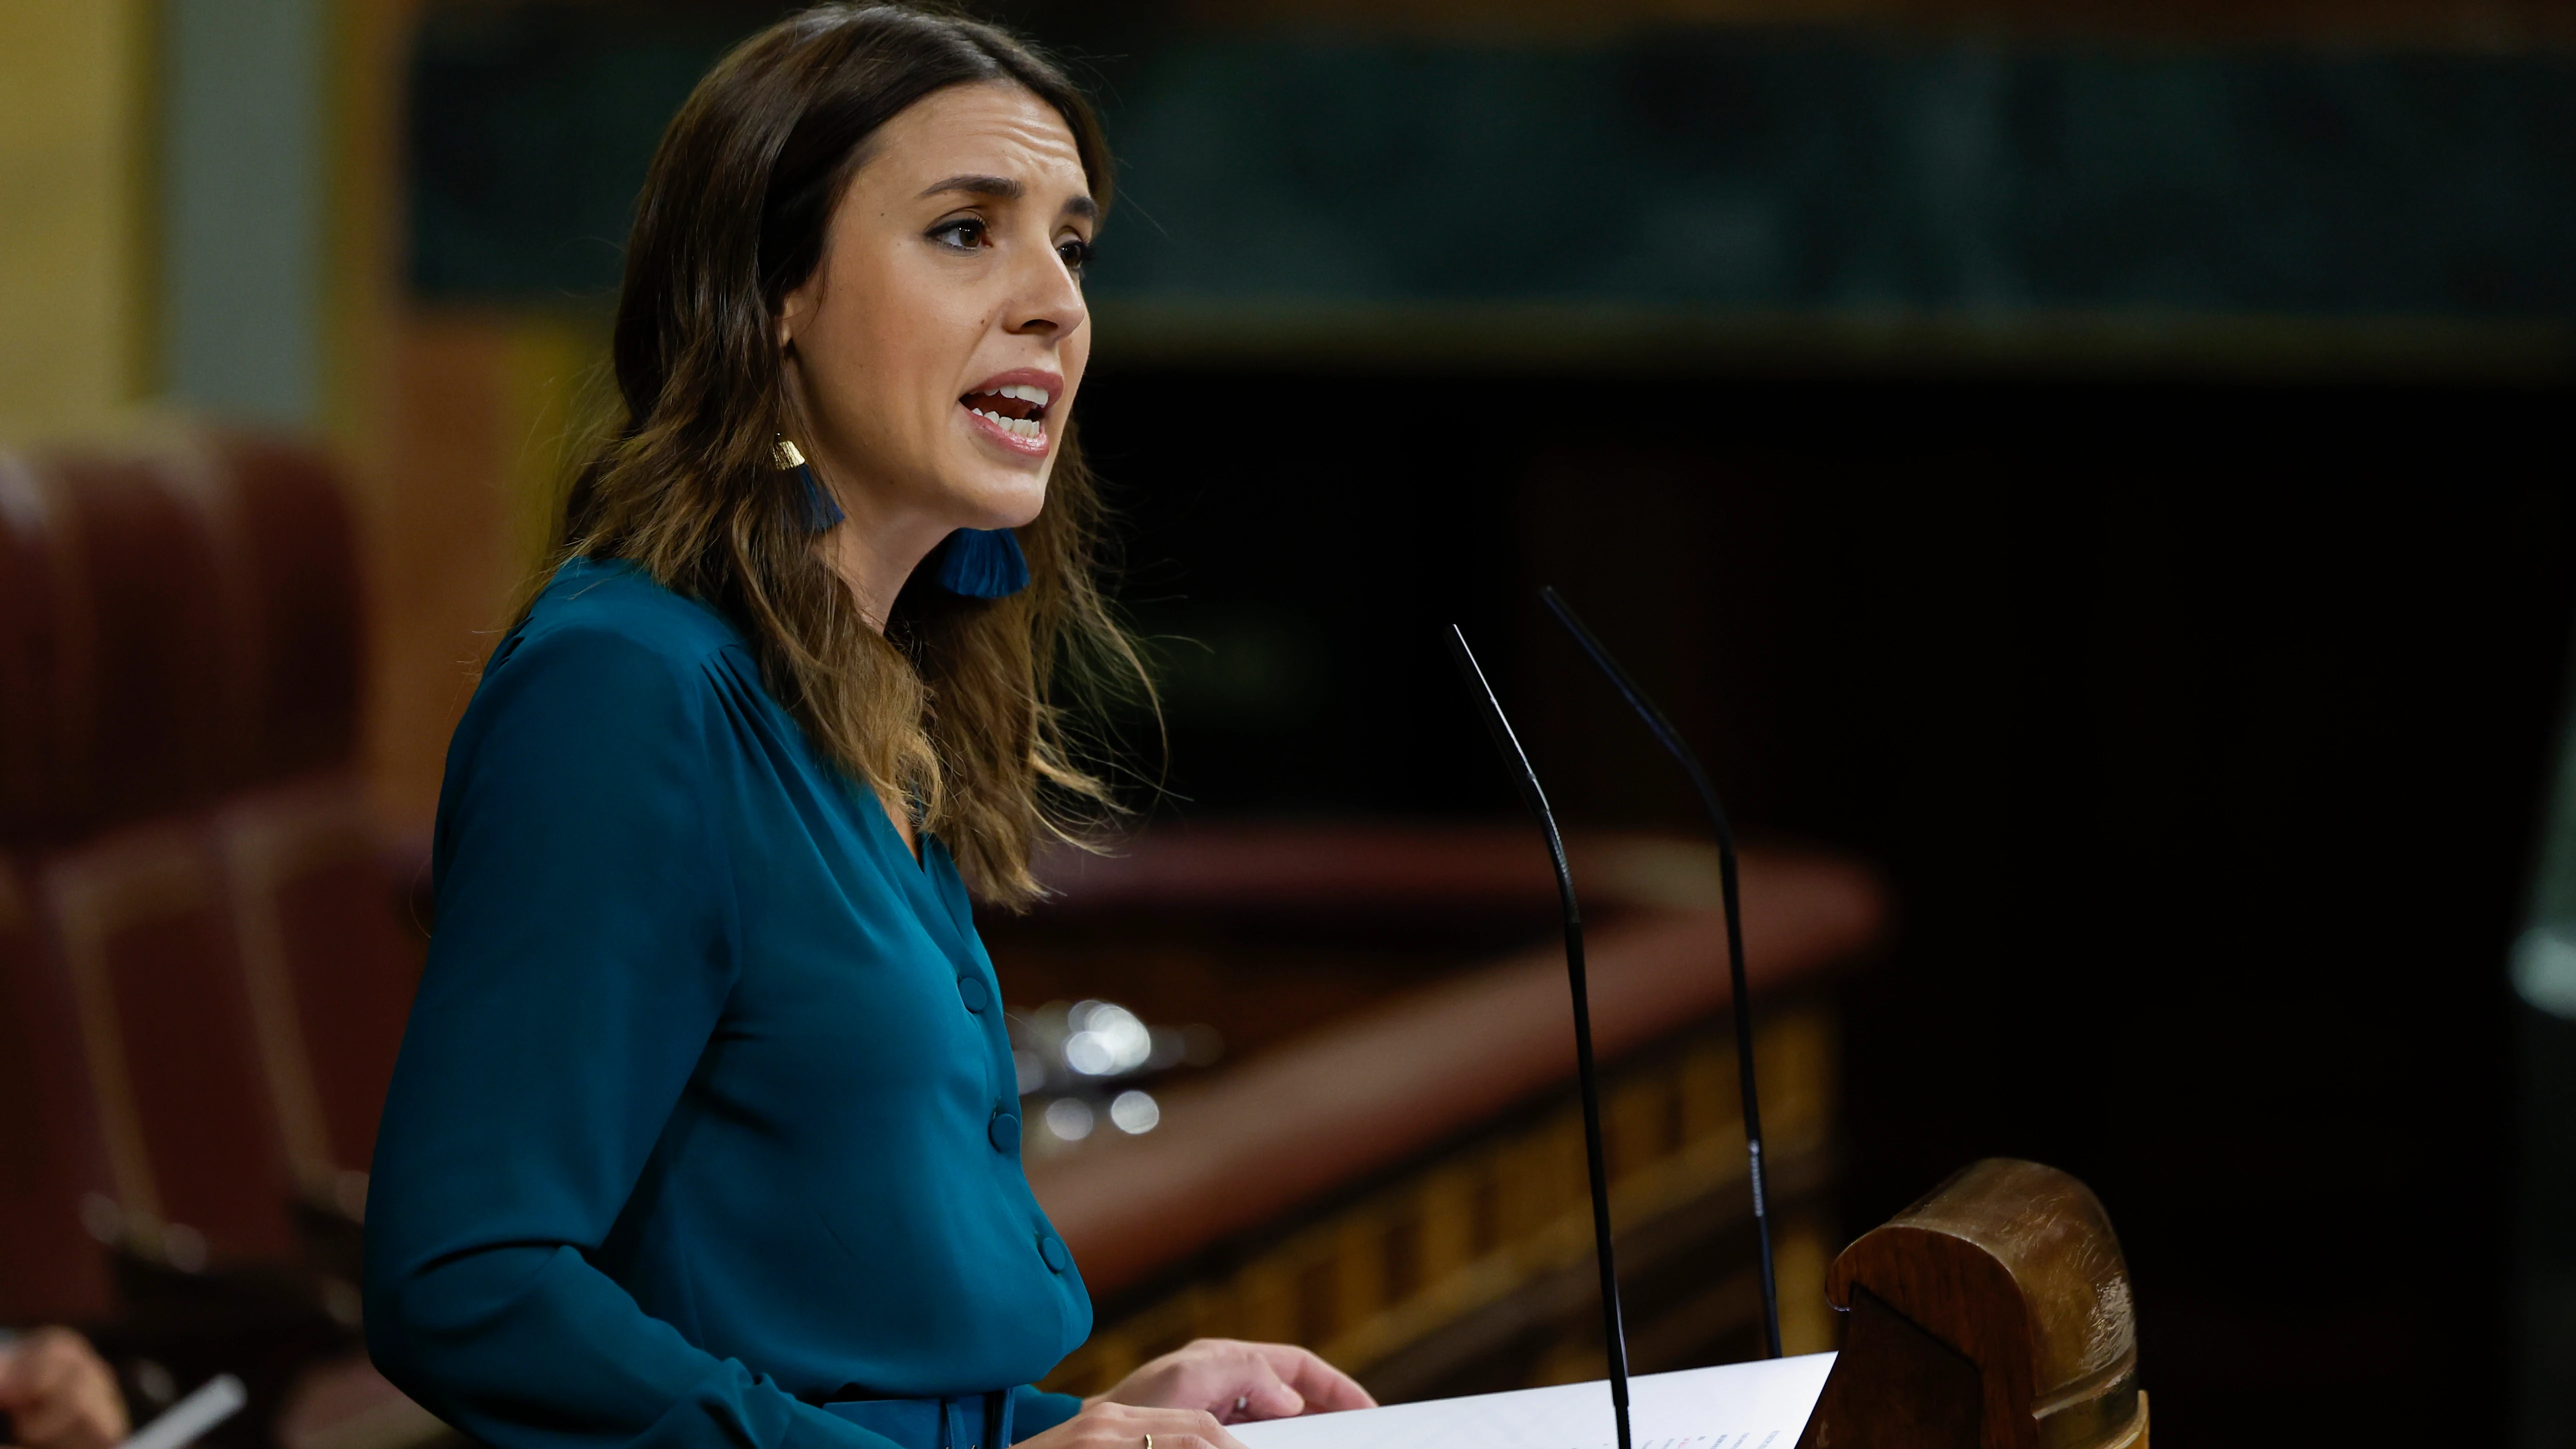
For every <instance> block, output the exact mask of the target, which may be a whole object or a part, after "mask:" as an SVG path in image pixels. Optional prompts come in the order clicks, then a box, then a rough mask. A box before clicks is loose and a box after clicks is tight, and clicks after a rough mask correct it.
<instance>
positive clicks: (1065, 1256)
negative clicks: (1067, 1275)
mask: <svg viewBox="0 0 2576 1449" xmlns="http://www.w3.org/2000/svg"><path fill="white" fill-rule="evenodd" d="M1038 1256H1039V1257H1041V1258H1044V1259H1046V1265H1047V1267H1049V1268H1050V1269H1053V1270H1054V1271H1056V1272H1058V1273H1061V1272H1063V1271H1064V1270H1065V1269H1067V1268H1070V1267H1072V1266H1073V1254H1071V1253H1069V1252H1066V1251H1065V1247H1064V1239H1062V1238H1059V1237H1057V1236H1056V1235H1055V1234H1053V1233H1040V1234H1038Z"/></svg>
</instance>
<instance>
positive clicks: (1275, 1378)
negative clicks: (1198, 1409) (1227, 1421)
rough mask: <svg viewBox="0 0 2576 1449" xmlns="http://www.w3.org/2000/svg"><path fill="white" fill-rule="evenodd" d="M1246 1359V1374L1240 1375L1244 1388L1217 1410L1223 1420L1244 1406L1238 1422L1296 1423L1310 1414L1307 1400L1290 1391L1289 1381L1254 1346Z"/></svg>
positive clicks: (1245, 1355) (1249, 1347)
mask: <svg viewBox="0 0 2576 1449" xmlns="http://www.w3.org/2000/svg"><path fill="white" fill-rule="evenodd" d="M1245 1347H1246V1348H1247V1349H1249V1350H1250V1351H1249V1352H1247V1353H1245V1354H1244V1356H1243V1372H1242V1373H1240V1374H1239V1375H1237V1378H1236V1382H1237V1383H1238V1384H1239V1385H1240V1387H1238V1388H1236V1390H1235V1391H1234V1396H1233V1397H1232V1398H1230V1399H1228V1400H1227V1402H1226V1403H1225V1404H1223V1405H1222V1406H1220V1407H1219V1408H1218V1409H1217V1413H1218V1415H1219V1417H1223V1416H1224V1415H1225V1414H1226V1411H1227V1410H1229V1409H1233V1408H1235V1407H1236V1406H1237V1405H1241V1406H1242V1408H1241V1412H1240V1413H1238V1414H1236V1415H1235V1417H1236V1418H1237V1419H1293V1418H1295V1417H1297V1416H1298V1415H1299V1414H1302V1413H1304V1412H1306V1396H1305V1395H1303V1394H1301V1393H1299V1392H1297V1391H1296V1390H1295V1389H1293V1388H1291V1387H1289V1384H1288V1381H1287V1380H1286V1379H1283V1378H1281V1377H1280V1376H1279V1371H1278V1370H1277V1369H1275V1368H1273V1367H1271V1364H1270V1357H1269V1355H1267V1354H1264V1353H1262V1352H1261V1351H1260V1350H1259V1349H1258V1348H1255V1347H1253V1346H1252V1345H1249V1344H1247V1345H1245Z"/></svg>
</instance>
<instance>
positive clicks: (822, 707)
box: [521, 4, 1152, 908]
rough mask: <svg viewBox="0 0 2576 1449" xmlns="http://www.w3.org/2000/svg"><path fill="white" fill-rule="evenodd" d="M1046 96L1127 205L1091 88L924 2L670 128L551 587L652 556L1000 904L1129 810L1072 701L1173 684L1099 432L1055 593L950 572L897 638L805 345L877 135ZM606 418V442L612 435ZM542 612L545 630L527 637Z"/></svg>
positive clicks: (836, 24) (1067, 514) (811, 723)
mask: <svg viewBox="0 0 2576 1449" xmlns="http://www.w3.org/2000/svg"><path fill="white" fill-rule="evenodd" d="M992 81H1001V82H1006V83H1010V84H1015V85H1019V86H1023V87H1025V88H1027V89H1028V90H1029V91H1031V92H1033V93H1034V94H1036V95H1037V96H1038V97H1039V98H1040V99H1042V100H1044V101H1045V102H1046V103H1047V104H1048V105H1050V106H1052V107H1054V108H1055V110H1056V112H1057V113H1058V114H1060V115H1061V116H1063V117H1064V121H1065V124H1066V125H1067V126H1068V127H1069V128H1071V130H1072V132H1073V137H1074V142H1075V145H1076V146H1077V148H1078V149H1079V152H1080V155H1081V159H1082V165H1083V169H1084V171H1085V173H1086V175H1087V177H1088V179H1089V182H1090V186H1091V190H1092V194H1093V196H1094V198H1095V199H1096V200H1098V201H1099V202H1100V203H1101V205H1102V206H1103V207H1104V209H1105V208H1106V206H1107V204H1108V201H1109V196H1110V183H1111V177H1110V167H1109V157H1108V151H1107V148H1106V147H1105V145H1104V144H1103V141H1102V138H1101V134H1100V126H1099V122H1098V121H1097V120H1096V119H1095V118H1094V116H1093V114H1092V111H1091V108H1090V106H1089V105H1088V104H1087V103H1086V102H1085V101H1084V99H1083V97H1082V95H1081V93H1080V92H1079V91H1077V90H1076V89H1075V88H1074V86H1073V85H1072V83H1071V82H1070V81H1068V80H1067V79H1066V78H1065V76H1064V73H1063V72H1062V71H1061V70H1059V69H1058V68H1057V67H1056V66H1055V65H1054V64H1053V63H1051V62H1050V61H1048V60H1047V59H1046V58H1045V57H1043V56H1041V55H1040V54H1038V53H1037V52H1036V51H1035V50H1033V49H1031V48H1030V47H1029V46H1028V45H1026V44H1024V43H1023V42H1021V41H1020V40H1018V39H1017V38H1015V37H1014V36H1012V35H1011V34H1009V33H1008V32H1006V31H1004V30H1001V29H999V28H997V27H995V26H992V25H987V24H983V23H980V22H977V21H974V20H971V19H967V18H964V17H961V16H958V15H955V14H951V13H946V12H942V11H937V10H933V9H929V8H927V7H924V6H919V5H886V4H877V5H847V4H834V5H821V6H817V7H815V8H813V9H811V10H806V11H804V12H801V13H799V14H797V15H794V16H791V17H789V18H788V19H786V20H783V21H780V22H779V23H778V24H776V25H773V26H771V27H770V28H769V29H767V30H765V31H762V32H761V33H759V34H758V35H755V36H753V37H752V38H751V39H749V40H747V41H744V42H743V43H742V44H741V45H740V46H738V47H736V48H735V49H734V50H733V52H732V53H731V54H729V55H727V56H726V57H725V58H724V59H723V60H722V61H721V62H719V63H718V64H717V65H716V67H715V69H713V70H712V71H710V72H708V74H707V76H706V78H705V79H703V80H701V81H700V82H699V83H698V86H697V89H696V90H695V91H693V92H691V93H690V96H689V99H688V101H687V103H686V104H684V105H683V106H682V107H681V108H680V112H679V114H678V116H677V117H675V118H674V119H673V120H672V122H671V126H670V129H669V130H668V131H666V132H664V133H663V136H662V142H661V146H660V148H659V149H658V150H657V151H656V152H655V153H654V157H653V164H652V167H651V169H650V171H649V172H648V173H647V175H646V177H645V182H644V190H643V194H642V196H641V198H640V200H639V201H638V203H637V210H636V217H635V229H634V234H633V237H632V239H631V240H630V241H629V243H628V246H627V251H626V273H625V278H624V282H623V285H622V287H621V289H620V292H619V295H618V303H617V325H616V334H615V342H614V355H613V363H614V371H615V376H616V384H617V399H616V401H617V404H619V405H620V406H618V407H617V408H614V409H612V410H611V411H612V412H613V413H614V412H622V419H621V420H618V421H615V422H613V423H610V424H609V426H608V427H607V428H606V429H605V432H604V434H603V438H602V441H600V442H599V443H598V444H597V445H596V446H594V447H592V448H590V449H588V450H587V451H586V453H585V454H584V456H583V457H582V458H581V459H580V461H579V466H578V469H577V471H576V472H575V473H574V474H573V475H572V479H571V483H570V486H569V487H568V488H567V489H566V490H565V496H564V500H563V506H562V510H561V513H560V515H559V521H558V523H557V525H556V527H555V529H554V531H553V537H552V546H551V548H550V550H549V557H548V558H547V559H546V560H545V565H544V568H543V569H542V570H541V572H540V576H539V579H538V580H537V581H535V582H534V583H532V586H531V593H530V599H531V601H533V593H534V589H536V588H541V587H542V580H543V578H544V577H545V576H546V575H550V574H551V573H552V572H553V570H554V569H555V568H556V567H557V566H559V565H560V564H561V563H562V562H563V561H564V560H565V559H568V558H573V557H577V556H578V557H589V558H599V559H612V558H613V559H628V560H632V561H634V562H635V563H636V564H638V565H639V566H641V567H642V568H643V569H645V570H646V571H647V572H649V573H650V574H651V575H652V576H653V577H654V578H655V579H656V580H658V581H660V582H661V583H662V584H663V585H664V586H666V587H668V588H670V589H672V590H674V591H676V592H679V593H682V594H686V595H690V596H692V597H695V598H698V599H702V600H705V601H706V602H708V603H709V604H711V605H713V606H715V607H716V608H718V609H719V610H721V611H722V612H724V613H725V614H726V615H727V616H728V617H729V618H731V619H732V620H733V621H734V623H735V625H736V626H737V627H738V628H739V629H741V631H742V632H743V634H744V636H745V637H746V639H747V640H748V641H749V642H750V644H751V646H752V649H753V651H754V653H755V654H756V655H757V657H758V659H759V662H760V668H761V672H762V677H763V682H764V683H765V684H766V685H767V686H768V688H769V690H770V692H771V693H772V694H774V695H775V696H776V697H777V698H778V700H779V701H780V702H781V703H782V704H784V705H785V706H786V707H787V709H788V710H789V711H790V712H791V713H793V714H794V715H795V717H796V718H797V720H798V721H799V722H800V723H802V724H803V726H804V727H805V729H806V730H807V732H808V733H809V734H810V735H811V737H812V738H813V740H814V741H815V742H816V744H817V745H818V746H819V747H820V748H821V749H822V751H823V752H824V753H825V754H827V755H828V756H829V757H830V758H831V759H832V760H833V761H835V762H836V763H837V764H838V765H839V766H840V767H841V768H842V769H843V770H844V771H846V772H847V773H848V774H849V775H850V776H851V777H852V778H853V779H854V780H855V781H857V782H859V783H861V784H863V785H864V786H865V787H866V788H867V789H868V790H870V791H872V792H874V793H875V794H876V795H877V796H878V797H879V798H880V799H882V800H884V801H885V802H887V805H888V807H889V808H893V809H908V810H911V811H912V812H913V813H914V818H915V819H917V820H918V821H919V822H920V824H921V825H922V827H923V828H925V829H927V830H929V831H932V832H934V833H935V834H936V835H937V836H938V837H939V838H940V840H942V841H943V842H945V843H946V844H947V846H948V848H949V849H950V851H951V852H952V853H953V854H954V855H955V857H956V859H957V862H958V865H959V868H960V870H961V872H962V873H963V874H964V876H965V878H966V880H967V883H968V885H969V886H970V887H971V888H972V889H973V890H974V891H975V892H976V894H977V895H978V896H980V897H982V898H983V899H985V900H987V901H992V902H996V903H999V904H1003V905H1007V906H1011V907H1013V908H1018V907H1021V906H1024V905H1026V904H1027V903H1028V902H1030V901H1031V900H1033V899H1035V898H1036V897H1038V896H1039V895H1040V894H1041V890H1040V888H1039V886H1038V883H1037V881H1036V879H1035V878H1034V877H1033V876H1032V875H1031V873H1030V870H1029V858H1030V854H1031V852H1032V850H1033V849H1034V848H1035V847H1036V845H1037V844H1038V842H1039V841H1041V840H1042V839H1045V838H1050V837H1052V838H1057V839H1063V840H1068V841H1075V842H1077V843H1079V840H1080V838H1081V836H1082V835H1083V834H1085V833H1086V831H1087V830H1088V829H1089V828H1090V827H1094V826H1096V825H1098V824H1100V823H1102V822H1103V821H1105V820H1106V819H1107V818H1108V817H1109V816H1111V815H1114V814H1115V813H1116V806H1115V803H1114V801H1113V799H1112V794H1111V791H1110V789H1109V787H1108V785H1107V784H1106V783H1105V782H1104V781H1103V779H1102V778H1101V776H1100V775H1098V774H1096V773H1094V772H1093V769H1092V768H1091V767H1089V766H1087V765H1086V764H1085V763H1084V761H1083V760H1082V759H1081V758H1080V757H1079V756H1078V752H1077V751H1076V750H1075V749H1074V748H1073V746H1072V744H1071V742H1070V740H1069V733H1070V732H1069V728H1068V719H1067V716H1066V715H1065V713H1064V703H1065V702H1066V701H1068V700H1069V701H1070V702H1072V703H1074V704H1077V705H1081V704H1089V705H1097V704H1099V703H1102V702H1103V694H1104V691H1109V690H1113V689H1115V688H1118V687H1120V686H1121V684H1122V683H1123V684H1124V685H1126V686H1130V687H1136V688H1141V689H1142V690H1143V691H1144V692H1145V695H1146V697H1147V699H1148V700H1150V698H1151V689H1152V686H1151V684H1150V681H1148V679H1147V677H1146V675H1145V671H1144V666H1143V663H1142V661H1141V659H1140V657H1139V654H1138V651H1137V649H1136V648H1135V645H1134V642H1133V640H1132V639H1131V638H1130V637H1129V635H1128V634H1127V633H1126V632H1125V631H1124V630H1123V629H1122V628H1121V627H1120V625H1119V624H1118V622H1117V620H1116V618H1115V617H1114V616H1113V614H1112V613H1111V611H1110V609H1109V607H1108V605H1107V603H1106V601H1105V600H1104V598H1103V596H1102V593H1101V590H1100V586H1099V584H1098V582H1097V573H1096V567H1097V563H1098V558H1097V555H1098V552H1099V547H1100V544H1099V539H1100V525H1101V509H1100V503H1099V497H1098V493H1097V491H1096V489H1095V487H1094V484H1093V480H1092V477H1091V474H1090V472H1089V471H1088V470H1087V469H1086V468H1085V467H1084V466H1083V462H1082V454H1081V450H1080V448H1079V447H1078V446H1077V444H1076V441H1075V435H1074V425H1073V422H1072V419H1071V418H1070V417H1067V418H1066V419H1065V420H1064V421H1063V422H1062V423H1060V424H1053V425H1054V426H1055V427H1056V428H1057V442H1056V459H1055V467H1054V471H1053V473H1052V474H1051V475H1050V477H1049V480H1048V486H1047V500H1046V506H1045V508H1044V510H1043V511H1042V512H1041V513H1040V514H1039V516H1038V518H1037V519H1036V520H1035V521H1034V522H1032V523H1030V524H1029V525H1028V526H1026V527H1024V528H1021V529H1019V530H1017V533H1018V536H1019V540H1020V546H1021V548H1022V550H1023V551H1024V552H1026V554H1027V555H1028V560H1029V576H1030V582H1029V586H1028V587H1027V588H1026V589H1024V590H1022V591H1021V592H1019V593H1017V594H1014V595H1012V596H1010V597H1008V598H1003V599H991V600H985V599H968V598H961V597H959V596H957V595H954V594H951V593H948V592H947V591H945V590H943V589H940V588H938V587H937V586H936V585H935V584H933V583H931V582H930V580H931V578H932V577H934V576H935V574H936V572H937V567H938V563H939V555H938V554H937V553H936V552H934V553H933V555H932V556H931V558H930V560H929V561H928V562H927V563H926V564H925V566H924V567H923V568H921V569H920V570H918V571H916V573H915V575H914V578H913V581H912V582H911V583H910V584H909V585H907V587H906V588H905V589H904V590H903V591H902V592H901V593H900V594H899V595H898V597H897V598H896V600H895V603H894V606H893V608H892V609H891V611H890V612H889V614H888V617H887V619H886V621H885V629H884V632H883V633H882V634H880V633H879V632H878V631H877V630H876V629H874V628H872V627H870V625H869V623H868V621H867V620H866V619H865V618H864V617H863V616H862V615H861V612H860V610H859V607H858V604H857V602H856V600H855V599H853V597H852V596H851V593H850V590H849V588H848V587H847V586H846V585H845V584H844V583H843V582H842V580H841V578H840V576H839V575H838V574H837V573H835V572H834V571H833V569H832V568H831V567H830V566H829V565H828V564H827V563H826V562H825V561H824V560H823V558H822V557H821V556H820V554H819V553H818V552H817V550H816V547H815V538H814V534H813V532H812V530H811V526H810V524H809V523H808V522H807V521H806V518H807V515H806V508H807V502H806V499H805V498H804V497H803V495H802V492H801V489H800V485H799V484H798V483H797V481H796V480H795V476H794V475H793V474H791V473H787V472H782V471H780V470H779V469H778V468H777V467H776V465H775V464H774V462H773V461H772V449H773V445H774V440H775V439H776V438H777V437H779V436H780V435H782V434H785V435H787V436H790V437H793V436H795V434H796V432H797V429H796V428H795V427H794V425H793V422H792V418H793V416H794V411H793V407H794V405H793V403H792V401H791V399H790V397H789V395H788V389H787V385H786V373H785V369H784V366H783V363H782V358H781V355H780V350H779V347H778V343H777V335H778V333H777V319H778V317H779V314H780V310H781V308H782V307H783V305H784V304H785V301H786V298H787V296H788V294H789V293H790V292H792V291H794V290H795V289H796V288H797V287H798V286H800V285H801V284H803V283H804V281H805V280H806V279H807V278H808V277H809V276H810V275H811V274H812V273H813V271H814V269H815V267H816V266H817V265H819V264H820V262H821V260H822V256H823V244H824V238H825V233H826V230H827V228H828V227H829V225H830V222H831V218H832V211H833V208H834V206H835V205H836V204H837V202H838V201H839V199H840V197H841V194H842V192H843V190H844V189H845V187H846V185H847V183H848V181H849V179H850V177H851V176H852V174H853V173H855V172H856V171H857V169H858V168H859V167H860V166H861V165H862V164H864V163H865V162H866V160H867V158H868V156H869V154H870V148H869V142H870V139H871V138H872V137H873V136H874V135H875V133H876V131H877V129H878V128H879V127H880V126H882V125H884V124H885V123H886V122H887V121H889V120H891V119H892V118H893V117H894V116H895V115H896V114H897V113H899V112H901V111H902V110H903V109H904V108H906V107H908V106H910V105H912V104H914V103H915V102H917V101H919V100H921V99H922V98H924V97H926V96H929V95H931V94H932V93H934V92H936V91H940V90H944V89H946V88H948V87H950V86H955V85H970V84H976V83H982V82H992ZM604 421H605V420H604ZM525 611H526V609H525V606H524V605H523V607H522V609H521V616H522V617H524V616H525Z"/></svg>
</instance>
